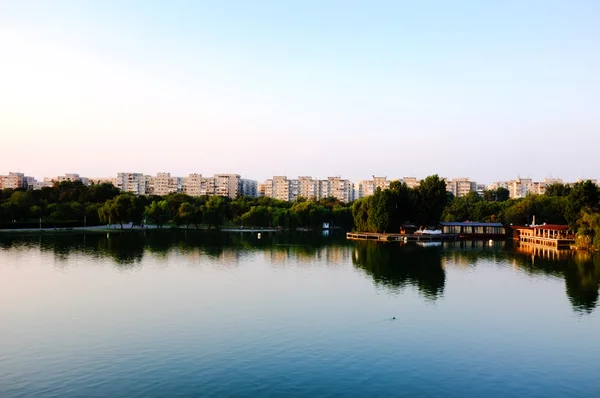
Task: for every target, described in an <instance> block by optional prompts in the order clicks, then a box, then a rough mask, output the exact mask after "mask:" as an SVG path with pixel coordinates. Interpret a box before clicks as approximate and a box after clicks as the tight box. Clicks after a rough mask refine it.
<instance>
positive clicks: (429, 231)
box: [415, 229, 442, 235]
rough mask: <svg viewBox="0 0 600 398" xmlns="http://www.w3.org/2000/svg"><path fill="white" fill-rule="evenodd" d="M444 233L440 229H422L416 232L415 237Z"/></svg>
mask: <svg viewBox="0 0 600 398" xmlns="http://www.w3.org/2000/svg"><path fill="white" fill-rule="evenodd" d="M441 234H442V231H441V230H439V229H420V230H418V231H415V235H441Z"/></svg>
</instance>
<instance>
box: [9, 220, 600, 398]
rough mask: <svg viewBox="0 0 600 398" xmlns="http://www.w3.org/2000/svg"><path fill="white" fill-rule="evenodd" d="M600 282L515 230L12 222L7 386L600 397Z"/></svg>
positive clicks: (122, 391) (590, 263) (76, 393)
mask: <svg viewBox="0 0 600 398" xmlns="http://www.w3.org/2000/svg"><path fill="white" fill-rule="evenodd" d="M599 281H600V258H598V257H594V256H586V255H583V254H578V255H577V256H565V255H558V254H557V253H553V252H549V253H543V252H537V253H534V252H533V250H532V249H528V248H519V249H515V248H509V247H506V246H505V244H504V243H503V242H499V243H496V244H495V245H493V246H488V245H487V243H486V244H484V243H477V242H475V243H472V242H469V243H461V244H456V243H455V244H451V245H447V246H446V245H444V246H432V247H421V246H416V245H406V246H399V245H397V244H394V245H382V244H379V245H377V244H373V243H372V242H368V243H362V242H359V243H347V242H345V241H343V240H342V241H339V240H338V239H334V238H321V237H310V236H303V237H296V238H293V237H288V236H281V235H270V236H269V235H267V236H265V235H264V234H263V237H262V239H260V240H259V239H257V238H256V236H255V235H253V234H247V235H242V234H238V235H227V234H198V233H196V234H194V233H188V234H184V233H179V234H177V233H170V232H166V233H161V232H159V231H155V232H152V233H147V234H146V235H143V234H142V233H138V234H135V233H134V234H132V233H126V234H114V233H113V234H111V235H110V236H106V235H86V236H84V235H80V236H54V237H52V236H45V237H41V238H40V237H12V238H10V237H7V236H5V235H3V236H0V397H9V398H10V397H38V396H40V397H163V396H164V397H166V396H168V397H171V396H201V397H245V396H250V397H275V396H286V397H395V396H414V397H565V396H569V397H598V396H600V317H599V315H598V312H599V311H600V310H599V309H598V308H596V307H597V301H598V287H599ZM394 317H395V318H396V319H392V318H394Z"/></svg>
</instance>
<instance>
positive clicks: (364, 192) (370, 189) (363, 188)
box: [357, 176, 390, 199]
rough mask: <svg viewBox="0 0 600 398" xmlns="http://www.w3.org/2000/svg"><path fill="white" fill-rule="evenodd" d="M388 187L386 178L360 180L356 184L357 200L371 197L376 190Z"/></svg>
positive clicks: (388, 183)
mask: <svg viewBox="0 0 600 398" xmlns="http://www.w3.org/2000/svg"><path fill="white" fill-rule="evenodd" d="M389 187H390V181H389V180H388V179H387V177H375V176H373V179H372V180H362V181H359V182H358V196H357V199H360V198H364V197H366V196H371V195H373V194H374V193H375V191H376V190H377V188H381V189H382V190H383V189H388V188H389Z"/></svg>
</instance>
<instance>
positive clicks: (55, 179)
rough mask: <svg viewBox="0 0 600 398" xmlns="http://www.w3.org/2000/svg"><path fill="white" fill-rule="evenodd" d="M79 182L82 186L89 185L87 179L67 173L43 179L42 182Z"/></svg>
mask: <svg viewBox="0 0 600 398" xmlns="http://www.w3.org/2000/svg"><path fill="white" fill-rule="evenodd" d="M65 181H69V182H77V181H78V182H81V183H82V184H85V185H87V184H88V183H89V179H88V178H86V177H81V176H80V175H79V174H77V173H67V174H65V175H64V176H56V177H44V182H46V183H49V184H53V183H55V182H56V183H59V184H60V183H61V182H65Z"/></svg>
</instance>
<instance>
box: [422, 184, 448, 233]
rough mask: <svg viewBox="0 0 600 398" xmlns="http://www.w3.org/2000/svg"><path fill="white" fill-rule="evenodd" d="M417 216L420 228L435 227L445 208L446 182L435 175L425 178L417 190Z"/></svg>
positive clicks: (446, 198)
mask: <svg viewBox="0 0 600 398" xmlns="http://www.w3.org/2000/svg"><path fill="white" fill-rule="evenodd" d="M416 191H417V194H418V203H419V215H418V220H417V221H418V223H419V224H420V225H421V226H436V225H437V224H439V222H440V219H441V217H442V213H443V211H444V207H445V206H446V202H447V200H448V197H447V196H446V182H445V181H444V180H442V179H440V177H439V176H438V175H437V174H435V175H432V176H429V177H427V178H425V179H424V180H423V181H421V184H420V185H419V187H418V188H417V190H416Z"/></svg>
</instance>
